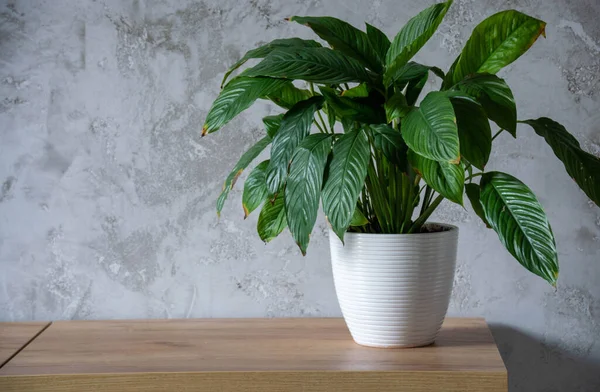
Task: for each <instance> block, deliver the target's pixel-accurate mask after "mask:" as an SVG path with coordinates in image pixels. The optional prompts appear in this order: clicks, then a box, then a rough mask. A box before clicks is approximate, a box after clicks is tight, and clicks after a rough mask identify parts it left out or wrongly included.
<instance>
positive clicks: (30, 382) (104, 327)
mask: <svg viewBox="0 0 600 392" xmlns="http://www.w3.org/2000/svg"><path fill="white" fill-rule="evenodd" d="M0 390H2V391H22V390H27V391H56V392H58V391H87V390H94V391H111V392H112V391H159V390H164V391H170V390H177V391H188V390H190V391H192V390H193V391H200V392H204V391H206V392H209V391H210V392H213V391H227V392H229V391H257V392H258V391H260V392H270V391H291V392H293V391H303V392H309V391H356V392H358V391H361V392H366V391H381V392H383V391H392V390H393V391H429V392H434V391H457V392H458V391H482V390H486V391H506V390H507V387H506V369H505V367H504V364H503V362H502V359H501V358H500V355H499V353H498V350H497V348H496V345H495V343H494V341H493V338H492V336H491V334H490V332H489V329H488V328H487V325H486V324H485V321H484V320H483V319H452V318H450V319H447V320H446V322H445V323H444V326H443V328H442V331H441V332H440V335H439V337H438V339H437V341H436V343H435V344H434V345H431V346H428V347H423V348H412V349H376V348H367V347H361V346H359V345H357V344H355V343H354V342H353V341H352V339H351V337H350V334H349V333H348V330H347V328H346V325H345V324H344V321H343V320H342V319H338V318H321V319H314V318H303V319H212V320H211V319H203V320H131V321H69V322H55V323H53V324H52V325H51V326H50V327H49V328H48V329H47V330H46V331H45V332H44V333H43V334H41V335H40V336H39V337H38V338H37V339H35V340H34V341H33V342H32V343H31V344H29V345H28V346H27V347H26V348H25V349H24V350H22V351H21V352H20V353H19V355H17V356H16V357H15V358H13V359H12V360H11V361H10V362H9V363H7V364H6V365H5V366H4V367H3V368H2V369H0Z"/></svg>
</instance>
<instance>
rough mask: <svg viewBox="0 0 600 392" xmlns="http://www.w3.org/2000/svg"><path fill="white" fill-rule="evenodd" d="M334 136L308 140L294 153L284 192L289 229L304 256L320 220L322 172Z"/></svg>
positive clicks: (321, 134)
mask: <svg viewBox="0 0 600 392" xmlns="http://www.w3.org/2000/svg"><path fill="white" fill-rule="evenodd" d="M331 139H332V135H327V134H323V133H319V134H314V135H309V136H307V137H306V138H305V139H304V140H303V141H302V142H301V143H300V145H299V146H298V148H297V149H296V151H295V152H294V156H293V158H292V163H291V165H290V174H289V176H288V179H287V185H286V189H285V209H286V214H287V222H288V227H289V228H290V232H291V233H292V236H293V237H294V239H295V240H296V243H297V244H298V246H299V247H300V250H301V251H302V254H303V255H304V254H306V248H307V247H308V242H309V237H310V233H311V232H312V229H313V227H314V225H315V221H316V220H317V212H318V211H319V200H320V199H321V188H322V185H323V172H324V170H325V164H326V163H327V156H328V155H329V152H330V151H331Z"/></svg>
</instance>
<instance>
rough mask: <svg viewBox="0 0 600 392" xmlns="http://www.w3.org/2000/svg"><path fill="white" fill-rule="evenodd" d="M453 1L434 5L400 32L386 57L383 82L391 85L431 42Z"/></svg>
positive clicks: (409, 22)
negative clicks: (401, 71) (410, 61)
mask: <svg viewBox="0 0 600 392" xmlns="http://www.w3.org/2000/svg"><path fill="white" fill-rule="evenodd" d="M451 4H452V0H449V1H447V2H445V3H439V4H434V5H433V6H431V7H429V8H427V9H425V10H424V11H421V12H420V13H419V14H418V15H417V16H415V17H414V18H412V19H411V20H409V21H408V23H407V24H406V25H405V26H404V27H403V28H402V29H401V30H400V31H399V32H398V34H397V35H396V37H394V40H393V41H392V44H391V46H390V49H389V50H388V52H387V55H386V70H385V73H384V75H383V82H384V84H385V85H386V86H389V85H391V84H392V83H393V82H394V81H395V80H396V79H397V78H398V73H399V72H400V70H401V69H402V67H403V66H404V65H406V63H408V61H409V60H410V59H411V58H412V57H413V56H414V55H415V54H416V53H417V52H418V51H419V50H420V49H421V48H422V47H423V45H425V44H426V43H427V41H429V38H431V36H432V35H433V33H435V31H436V30H437V28H438V26H439V25H440V23H441V22H442V19H444V16H445V15H446V12H447V11H448V8H449V7H450V5H451Z"/></svg>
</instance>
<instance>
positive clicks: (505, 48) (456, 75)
mask: <svg viewBox="0 0 600 392" xmlns="http://www.w3.org/2000/svg"><path fill="white" fill-rule="evenodd" d="M545 27H546V23H545V22H543V21H541V20H539V19H535V18H532V17H531V16H528V15H525V14H523V13H521V12H518V11H515V10H508V11H502V12H499V13H497V14H495V15H492V16H490V17H489V18H487V19H485V20H484V21H483V22H481V23H480V24H479V25H477V27H475V29H474V30H473V33H472V34H471V38H469V40H468V41H467V43H466V45H465V47H464V48H463V50H462V52H461V54H460V55H459V58H458V61H457V62H456V65H455V66H454V69H453V72H452V73H448V76H449V77H450V79H451V80H452V84H456V83H458V82H460V81H461V80H463V79H464V78H465V77H466V76H468V75H471V74H475V73H484V72H487V73H490V74H495V73H496V72H498V71H499V70H501V69H502V68H504V67H506V66H507V65H508V64H510V63H512V62H513V61H515V60H516V59H518V58H519V57H520V56H521V55H522V54H523V53H525V52H526V51H527V49H529V48H530V47H531V45H533V43H534V42H535V41H536V40H537V39H538V37H539V36H540V35H542V34H544V29H545Z"/></svg>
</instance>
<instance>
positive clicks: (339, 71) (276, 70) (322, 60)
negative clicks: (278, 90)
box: [242, 48, 372, 95]
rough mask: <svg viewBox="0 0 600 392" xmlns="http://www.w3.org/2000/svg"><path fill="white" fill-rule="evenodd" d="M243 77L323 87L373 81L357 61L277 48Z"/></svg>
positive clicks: (323, 50) (322, 50)
mask: <svg viewBox="0 0 600 392" xmlns="http://www.w3.org/2000/svg"><path fill="white" fill-rule="evenodd" d="M242 75H243V76H250V77H257V76H270V77H274V78H285V79H300V80H305V81H307V82H314V83H322V84H340V83H348V82H358V83H360V82H370V81H371V79H372V78H371V75H370V74H369V73H368V72H367V70H366V69H365V68H363V66H362V65H361V64H360V62H358V61H357V60H355V59H353V58H351V57H348V56H346V55H344V54H342V53H340V52H336V51H334V50H331V49H328V48H299V49H298V48H281V49H277V50H274V51H273V52H271V53H270V54H269V55H268V56H267V57H265V59H264V60H263V61H261V62H260V63H258V64H257V65H256V66H255V67H253V68H250V69H247V70H246V71H244V72H243V73H242ZM265 95H266V94H265Z"/></svg>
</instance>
